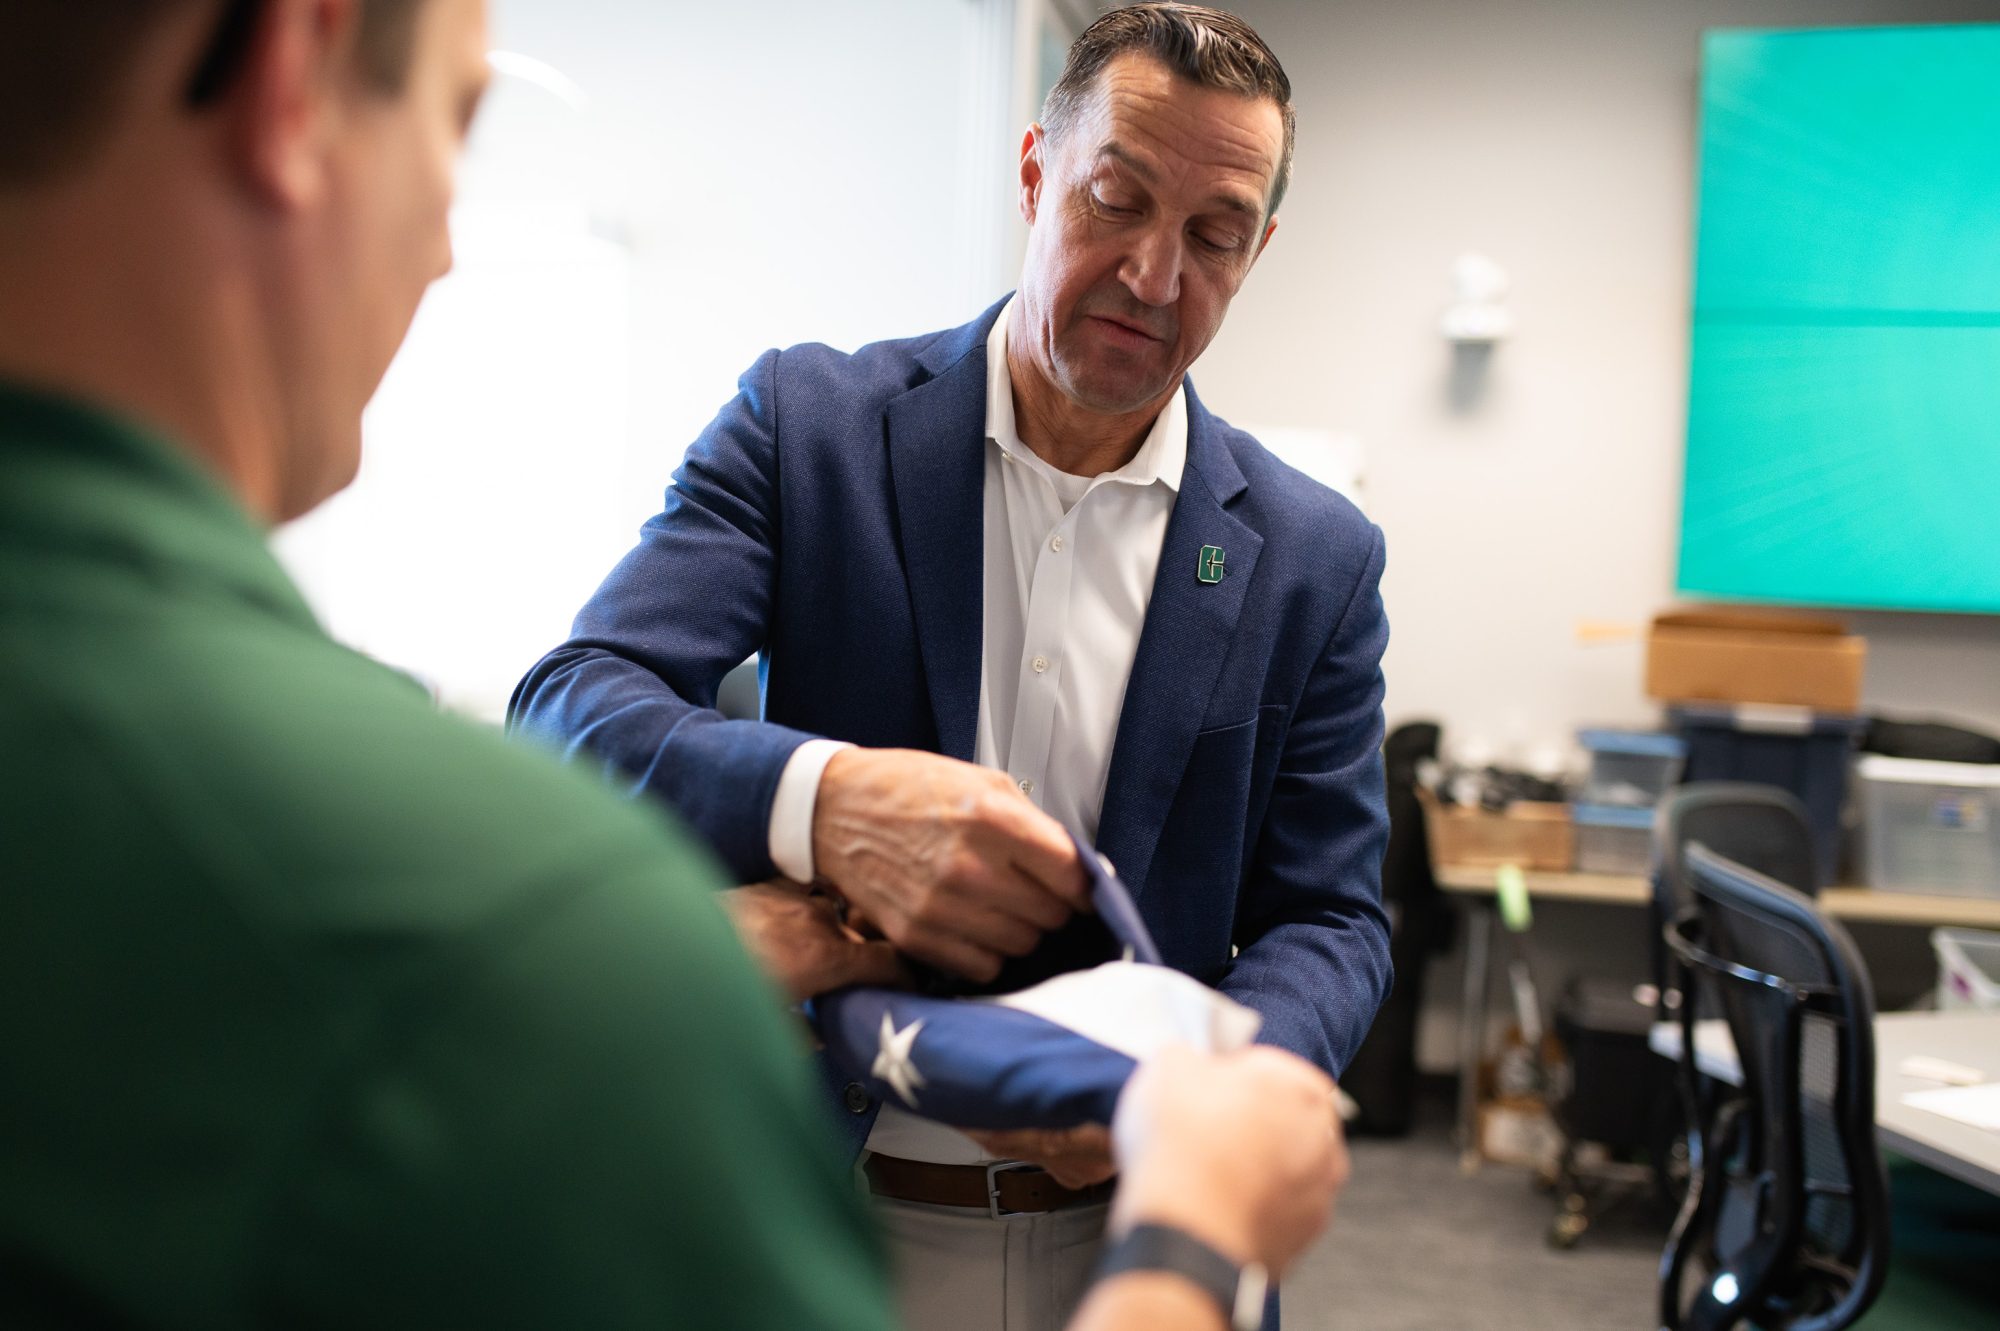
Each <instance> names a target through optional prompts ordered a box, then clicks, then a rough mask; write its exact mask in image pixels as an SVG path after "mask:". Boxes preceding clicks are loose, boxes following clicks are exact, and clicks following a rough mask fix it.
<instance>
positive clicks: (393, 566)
mask: <svg viewBox="0 0 2000 1331" xmlns="http://www.w3.org/2000/svg"><path fill="white" fill-rule="evenodd" d="M1016 26H1017V16H1016V5H1015V3H1014V0H849V2H848V3H843V4H839V5H828V4H824V3H818V2H817V0H763V2H762V3H760V4H756V5H718V4H704V3H694V2H693V0H494V4H493V31H492V44H493V46H494V47H496V48H498V49H499V50H502V51H505V52H510V53H513V55H515V56H524V57H527V58H529V59H530V60H532V61H535V62H539V63H540V65H542V66H546V67H547V68H546V69H545V70H541V71H539V78H540V80H541V81H540V82H536V81H535V79H534V78H529V77H522V76H520V74H519V73H510V74H506V75H503V77H501V78H499V79H498V80H497V81H496V83H495V85H494V90H493V93H492V94H491V96H490V98H489V100H488V104H487V106H486V108H485V109H484V111H482V113H481V118H480V122H479V125H478V127H477V129H476V131H475V134H474V138H473V142H472V145H471V149H470V152H469V154H468V158H467V161H466V163H465V167H464V170H463V172H462V173H461V188H460V205H461V206H460V208H459V209H458V210H457V212H456V213H455V215H454V228H453V229H454V236H455V240H456V242H457V257H458V265H457V269H456V271H454V273H453V274H452V275H451V276H450V277H448V278H447V279H445V281H443V282H441V283H440V284H439V285H438V286H437V287H436V288H434V289H433V291H432V293H431V295H430V297H429V299H427V301H426V302H425V305H424V308H423V310H422V311H421V313H420V314H419V317H418V320H417V324H416V327H415V328H414V329H413V330H412V335H411V338H410V341H409V343H408V345H407V346H406V348H405V350H404V354H403V355H402V356H401V357H400V358H399V359H398V361H397V363H396V365H395V366H394V367H393V368H392V370H391V371H390V375H389V378H388V380H387V381H386V382H385V384H384V386H383V390H382V393H381V394H380V396H379V397H378V398H377V401H376V403H375V404H374V406H373V407H372V408H371V410H370V413H369V418H368V428H367V452H366V458H365V461H364V464H363V468H362V473H361V477H360V479H359V481H358V482H357V483H356V485H355V486H354V487H353V488H352V489H351V490H350V491H349V492H348V493H346V494H344V495H342V496H340V497H339V498H338V499H336V500H335V501H334V502H333V503H331V504H329V505H327V506H326V508H325V509H324V510H323V511H322V512H320V513H318V514H315V515H313V516H312V517H310V518H308V519H307V520H306V521H304V522H302V523H299V524H296V525H295V526H294V527H292V528H291V529H289V530H288V531H286V532H285V533H284V534H283V535H282V537H281V542H280V546H281V550H282V552H283V554H284V555H285V557H286V559H287V561H288V563H289V564H290V565H291V567H292V568H293V570H294V571H295V573H296V574H297V575H298V576H299V578H300V581H301V583H302V584H303V586H304V587H305V589H306V591H307V594H308V595H309V597H310V598H311V599H312V601H313V603H314V605H315V607H316V608H317V609H318V610H319V612H320V613H321V615H322V616H323V618H324V619H325V620H326V621H327V623H328V626H329V627H330V628H331V629H332V630H333V631H334V632H335V633H336V635H338V636H340V637H342V638H344V639H345V640H347V641H349V642H350V643H353V644H354V645H356V646H359V647H361V648H362V649H364V650H366V651H368V652H370V653H372V654H374V655H376V656H378V657H379V658H381V659H383V660H386V661H388V662H390V663H392V664H395V665H399V666H402V667H404V668H407V669H410V670H413V671H414V672H416V673H418V674H420V675H422V676H424V677H425V678H427V679H428V680H430V681H431V682H432V683H433V684H434V685H435V686H436V687H437V689H438V691H439V692H440V694H441V695H442V696H443V698H444V700H445V701H446V702H447V703H449V704H451V705H453V706H455V707H458V708H460V709H462V710H465V711H468V712H471V713H473V714H475V715H480V716H484V717H488V718H494V717H497V716H498V715H499V713H500V710H501V708H502V707H504V705H505V701H506V697H507V693H508V691H509V690H510V688H511V687H512V685H513V683H514V681H515V680H516V679H518V678H519V676H520V675H521V673H522V672H523V671H525V670H526V669H527V667H528V666H529V665H530V664H532V663H533V661H534V659H535V658H536V657H537V656H539V655H540V654H541V652H543V651H545V650H547V649H548V648H549V647H551V646H553V645H555V643H556V642H558V641H560V640H561V638H563V637H564V636H565V635H566V634H567V631H568V627H569V621H570V618H571V616H572V615H573V614H574V613H575V611H576V609H577V607H578V606H579V605H581V604H582V602H583V600H584V598H585V597H586V596H588V595H589V593H590V592H591V590H592V589H593V588H594V587H595V586H596V584H597V582H598V581H599V580H600V579H601V578H602V577H603V575H604V574H605V573H606V572H607V571H608V570H609V569H610V567H611V565H612V563H613V562H614V561H615V560H616V559H617V557H618V556H619V555H620V554H621V553H623V551H624V550H625V549H626V548H627V547H629V546H630V544H631V542H632V540H633V538H634V536H635V534H636V531H637V528H638V525H639V523H640V522H641V521H643V520H644V519H645V518H646V517H647V516H649V515H650V514H652V513H653V512H655V511H657V510H658V508H659V504H660V498H661V495H662V493H663V491H664V489H665V487H666V484H667V480H668V477H669V475H670V473H671V472H672V470H673V468H674V467H675V466H676V465H677V464H678V463H679V461H680V458H681V455H682V452H683V451H684V450H685V448H686V446H687V444H688V443H689V442H690V441H691V440H692V439H693V438H694V437H695V435H696V434H697V433H698V432H699V431H700V429H701V428H702V426H703V425H705V424H706V423H707V422H708V420H709V419H710V418H711V417H712V416H713V415H714V413H715V410H716V408H717V407H719V406H720V405H721V404H722V403H723V402H724V401H726V400H727V399H728V398H729V397H730V396H732V395H733V393H734V392H735V383H736V377H737V375H738V374H740V373H741V372H742V371H743V370H744V369H745V368H747V367H748V366H749V364H750V362H751V361H752V360H753V359H755V357H756V356H757V355H758V353H760V352H761V351H763V350H764V349H765V348H767V347H771V346H783V345H787V344H790V343H793V342H799V341H806V340H817V341H824V342H830V343H833V344H835V345H837V346H846V347H853V346H857V345H859V344H861V343H862V342H865V341H870V340H874V339H878V338H883V337H894V336H904V335H908V334H914V333H920V332H924V331H926V330H929V329H935V328H942V327H947V326H950V325H953V324H957V323H960V322H963V321H964V320H965V319H967V318H969V317H971V315H973V314H975V313H977V311H978V310H979V309H981V308H983V306H984V305H985V304H986V302H988V301H989V300H991V299H992V298H993V297H994V296H995V295H997V294H998V291H997V289H996V282H997V276H998V270H999V267H1000V264H1001V259H1000V255H1001V254H1002V252H1003V246H1004V245H1005V244H1006V237H1007V230H1006V217H1005V212H1004V209H1005V207H1006V206H1007V205H1008V203H1009V200H1010V199H1011V189H1010V188H1009V186H1008V181H1009V180H1010V178H1011V174H1012V156H1011V152H1012V149H1013V147H1014V145H1015V143H1016V142H1017V139H1016V135H1017V133H1018V128H1019V127H1018V126H1014V125H1008V124H1005V123H1004V122H1005V120H1007V119H1008V118H1009V115H1010V113H1009V112H1008V111H1007V110H1006V109H1005V107H1006V106H1008V105H1011V103H1012V100H1013V98H1014V92H1013V89H1012V86H1011V83H1010V79H1011V77H1012V72H1013V70H1012V65H1013V51H1014V46H1015V40H1016ZM503 67H504V68H506V69H509V70H516V71H518V70H521V69H523V68H526V70H527V71H528V73H530V74H536V73H537V69H536V67H535V66H533V65H528V66H525V67H524V66H523V65H522V64H521V62H520V61H518V60H516V61H511V62H504V63H503ZM996 104H997V105H996Z"/></svg>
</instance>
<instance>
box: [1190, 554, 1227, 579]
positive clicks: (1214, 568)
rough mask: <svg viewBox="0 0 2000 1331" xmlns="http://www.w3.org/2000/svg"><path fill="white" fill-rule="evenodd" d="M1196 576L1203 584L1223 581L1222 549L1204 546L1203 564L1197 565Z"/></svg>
mask: <svg viewBox="0 0 2000 1331" xmlns="http://www.w3.org/2000/svg"><path fill="white" fill-rule="evenodd" d="M1194 575H1195V577H1196V578H1197V579H1199V580H1200V581H1202V582H1221V581H1222V547H1221V546H1219V545H1204V546H1203V547H1202V548H1201V562H1200V563H1198V564H1196V565H1195V570H1194Z"/></svg>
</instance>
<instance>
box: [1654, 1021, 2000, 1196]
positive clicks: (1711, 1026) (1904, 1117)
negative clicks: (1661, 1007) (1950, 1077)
mask: <svg viewBox="0 0 2000 1331" xmlns="http://www.w3.org/2000/svg"><path fill="white" fill-rule="evenodd" d="M1646 1043H1647V1044H1649V1045H1651V1046H1652V1048H1653V1051H1654V1052H1655V1053H1658V1054H1660V1055H1662V1056H1663V1057H1666V1058H1671V1059H1678V1058H1679V1057H1680V1052H1681V1028H1680V1025H1679V1023H1677V1022H1661V1023H1660V1024H1659V1025H1657V1026H1655V1027H1653V1030H1652V1033H1651V1034H1650V1035H1649V1036H1648V1037H1647V1040H1646ZM1918 1054H1924V1055H1928V1056H1930V1057H1932V1058H1941V1059H1944V1060H1945V1061H1946V1062H1948V1063H1958V1064H1962V1065H1963V1066H1965V1067H1969V1068H1977V1069H1978V1070H1979V1071H1981V1072H1983V1073H1985V1074H1986V1075H1987V1078H1988V1079H1989V1080H2000V1012H1885V1013H1883V1014H1881V1015H1880V1016H1878V1017H1876V1018H1875V1136H1876V1139H1877V1140H1879V1141H1880V1142H1881V1143H1882V1146H1883V1148H1884V1149H1885V1150H1890V1151H1894V1152H1896V1153H1897V1154H1898V1155H1903V1156H1908V1157H1909V1158H1910V1159H1912V1160H1915V1161H1916V1162H1917V1163H1918V1164H1921V1165H1926V1166H1928V1167H1929V1168H1931V1169H1935V1170H1937V1171H1938V1173H1940V1174H1948V1175H1950V1176H1951V1177H1952V1178H1955V1179H1957V1180H1959V1181H1960V1182H1961V1183H1969V1184H1971V1185H1972V1186H1973V1187H1975V1188H1979V1189H1981V1190H1983V1191H1985V1192H1989V1193H1992V1194H1994V1195H1995V1196H2000V1132H1989V1131H1987V1130H1986V1129H1984V1128H1975V1127H1973V1126H1972V1125H1971V1124H1970V1123H1961V1122H1959V1121H1958V1120H1957V1119H1954V1118H1946V1117H1945V1116H1944V1115H1943V1114H1934V1113H1932V1112H1931V1111H1930V1110H1928V1109H1918V1108H1916V1107H1914V1106H1912V1105H1906V1104H1904V1103H1903V1097H1904V1096H1905V1095H1907V1094H1909V1093H1910V1092H1911V1091H1934V1090H1937V1089H1939V1086H1940V1083H1938V1082H1935V1081H1928V1080H1925V1079H1924V1078H1922V1077H1910V1076H1905V1075H1904V1073H1903V1071H1902V1067H1903V1060H1904V1059H1907V1058H1910V1057H1912V1056H1913V1055H1918ZM1694 1065H1695V1067H1696V1068H1697V1069H1698V1070H1700V1072H1701V1073H1702V1075H1704V1076H1708V1077H1713V1078H1715V1079H1716V1080H1717V1081H1722V1082H1727V1083H1728V1084H1729V1085H1731V1086H1736V1085H1740V1084H1741V1083H1742V1080H1743V1069H1742V1066H1741V1065H1740V1064H1739V1063H1738V1062H1737V1061H1736V1044H1735V1042H1734V1041H1733V1040H1731V1039H1730V1038H1729V1023H1728V1022H1725V1021H1721V1020H1708V1021H1698V1022H1696V1023H1695V1026H1694Z"/></svg>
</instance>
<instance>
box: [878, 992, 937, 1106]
mask: <svg viewBox="0 0 2000 1331" xmlns="http://www.w3.org/2000/svg"><path fill="white" fill-rule="evenodd" d="M923 1028H924V1023H923V1022H922V1021H921V1020H919V1021H913V1022H911V1023H910V1024H909V1025H907V1026H905V1027H904V1028H903V1029H902V1030H900V1031H899V1030H897V1029H896V1023H895V1022H893V1021H891V1020H890V1019H889V1014H888V1013H886V1012H884V1013H883V1014H882V1035H881V1042H880V1046H879V1050H878V1052H877V1053H876V1055H875V1065H874V1066H873V1067H871V1068H869V1069H868V1073H869V1075H870V1076H873V1077H879V1078H881V1079H882V1080H883V1081H885V1082H888V1083H889V1085H890V1087H891V1088H892V1089H893V1090H894V1091H895V1092H896V1094H897V1095H899V1096H901V1097H902V1098H903V1103H904V1104H906V1105H908V1106H909V1107H910V1108H912V1109H915V1108H916V1107H917V1092H916V1088H917V1087H919V1086H922V1085H923V1084H924V1078H923V1074H922V1073H920V1072H918V1071H917V1065H916V1064H915V1063H913V1062H912V1061H911V1060H910V1053H911V1050H912V1049H914V1048H915V1046H916V1043H917V1032H918V1031H921V1030H922V1029H923Z"/></svg>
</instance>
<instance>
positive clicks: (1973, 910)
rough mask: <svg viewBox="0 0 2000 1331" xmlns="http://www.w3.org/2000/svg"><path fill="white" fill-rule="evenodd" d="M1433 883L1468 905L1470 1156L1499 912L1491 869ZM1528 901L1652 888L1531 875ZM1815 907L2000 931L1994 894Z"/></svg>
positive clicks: (1465, 1008)
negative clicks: (1488, 988)
mask: <svg viewBox="0 0 2000 1331" xmlns="http://www.w3.org/2000/svg"><path fill="white" fill-rule="evenodd" d="M1435 874H1436V877H1437V883H1438V886H1439V887H1441V888H1443V889H1444V890H1445V891H1447V892H1450V893H1452V894H1453V895H1455V896H1458V897H1460V898H1462V899H1464V901H1465V902H1466V905H1467V908H1468V909H1467V914H1468V917H1469V918H1468V920H1467V926H1468V927H1467V930H1466V934H1467V936H1466V946H1465V986H1464V989H1463V990H1462V991H1461V997H1460V1000H1459V1033H1458V1144H1459V1148H1460V1149H1461V1150H1462V1151H1464V1152H1466V1153H1467V1158H1468V1160H1470V1159H1471V1158H1472V1156H1471V1153H1472V1152H1473V1151H1474V1150H1475V1149H1476V1147H1477V1145H1478V1136H1477V1124H1476V1123H1475V1121H1474V1120H1475V1117H1476V1114H1477V1111H1478V1095H1479V1090H1478V1084H1479V1058H1480V1052H1481V1050H1482V1049H1483V1048H1484V1047H1485V1041H1486V997H1487V996H1486V990H1487V986H1488V981H1489V977H1490V974H1491V971H1492V965H1493V935H1494V931H1495V929H1496V928H1497V927H1498V922H1499V917H1498V912H1497V911H1495V909H1494V907H1493V896H1494V893H1495V892H1496V890H1497V888H1496V885H1495V882H1494V870H1492V869H1486V868H1473V867H1471V866H1468V865H1460V864H1440V865H1438V866H1437V867H1436V870H1435ZM1523 876H1524V877H1525V878H1526V879H1527V884H1528V896H1529V899H1530V900H1531V901H1532V900H1542V901H1579V902H1596V903H1600V904H1604V905H1621V906H1644V905H1645V904H1646V903H1647V901H1649V900H1650V899H1651V897H1652V886H1651V884H1649V883H1648V882H1647V881H1646V880H1645V879H1644V878H1637V877H1627V876H1623V875H1618V874H1596V873H1551V872H1530V873H1527V874H1525V875H1523ZM1819 904H1820V906H1821V908H1822V909H1824V910H1825V911H1826V913H1827V914H1829V915H1831V916H1833V917H1834V918H1835V919H1841V920H1860V921H1865V922H1868V923H1872V924H1908V925H1920V926H1921V925H1928V926H1931V927H1937V926H1940V925H1958V926H1963V927H1967V928H1973V929H2000V897H1930V896H1918V895H1915V894H1914V893H1908V892H1871V891H1869V890H1868V889H1867V888H1863V887H1829V888H1827V889H1826V890H1825V891H1824V892H1822V893H1820V894H1819Z"/></svg>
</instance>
